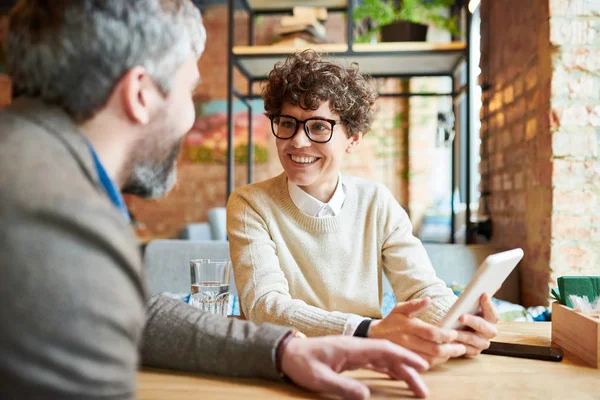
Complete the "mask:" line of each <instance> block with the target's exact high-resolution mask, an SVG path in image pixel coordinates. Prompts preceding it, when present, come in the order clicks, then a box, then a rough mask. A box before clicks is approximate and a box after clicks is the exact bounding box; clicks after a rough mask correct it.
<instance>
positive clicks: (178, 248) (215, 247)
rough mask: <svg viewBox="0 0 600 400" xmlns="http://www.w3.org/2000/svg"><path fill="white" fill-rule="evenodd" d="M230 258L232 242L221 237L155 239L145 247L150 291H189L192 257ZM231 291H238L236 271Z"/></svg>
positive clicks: (145, 263)
mask: <svg viewBox="0 0 600 400" xmlns="http://www.w3.org/2000/svg"><path fill="white" fill-rule="evenodd" d="M195 258H217V259H226V260H229V259H230V256H229V242H227V241H218V240H206V241H192V240H162V239H161V240H153V241H151V242H149V243H148V245H147V246H146V249H145V251H144V267H145V274H146V282H147V285H148V290H149V291H150V293H152V294H154V293H162V292H172V293H189V292H190V284H191V280H190V264H189V262H190V260H192V259H195ZM229 291H230V293H231V294H232V295H237V291H236V288H235V281H234V279H233V271H232V273H231V282H230V288H229Z"/></svg>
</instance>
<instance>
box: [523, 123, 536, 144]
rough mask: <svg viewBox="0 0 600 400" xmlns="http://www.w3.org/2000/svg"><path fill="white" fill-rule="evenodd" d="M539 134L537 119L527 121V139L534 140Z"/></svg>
mask: <svg viewBox="0 0 600 400" xmlns="http://www.w3.org/2000/svg"><path fill="white" fill-rule="evenodd" d="M536 133H537V120H536V119H535V118H530V119H528V120H527V124H526V125H525V139H526V140H529V139H532V138H533V137H534V136H535V135H536Z"/></svg>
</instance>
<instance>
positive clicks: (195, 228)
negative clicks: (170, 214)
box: [179, 222, 212, 241]
mask: <svg viewBox="0 0 600 400" xmlns="http://www.w3.org/2000/svg"><path fill="white" fill-rule="evenodd" d="M179 239H184V240H196V241H199V240H212V232H211V228H210V224H209V223H208V222H195V223H192V224H187V225H186V226H184V227H183V228H182V229H181V231H179Z"/></svg>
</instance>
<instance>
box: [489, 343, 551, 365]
mask: <svg viewBox="0 0 600 400" xmlns="http://www.w3.org/2000/svg"><path fill="white" fill-rule="evenodd" d="M481 354H491V355H496V356H506V357H518V358H531V359H534V360H543V361H561V360H562V359H563V351H562V349H560V348H559V347H550V346H533V345H529V344H519V343H503V342H491V344H490V347H489V348H488V349H486V350H483V351H482V352H481Z"/></svg>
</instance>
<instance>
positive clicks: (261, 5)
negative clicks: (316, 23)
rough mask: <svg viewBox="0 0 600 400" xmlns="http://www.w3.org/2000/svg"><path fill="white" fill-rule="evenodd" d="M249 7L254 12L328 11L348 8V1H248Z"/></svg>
mask: <svg viewBox="0 0 600 400" xmlns="http://www.w3.org/2000/svg"><path fill="white" fill-rule="evenodd" d="M247 1H248V5H249V6H250V8H251V9H252V11H254V12H261V11H273V10H280V11H283V10H289V11H291V10H292V9H293V8H294V7H297V6H302V7H322V8H327V9H336V8H346V6H347V4H348V2H347V1H346V0H283V1H273V0H247Z"/></svg>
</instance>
